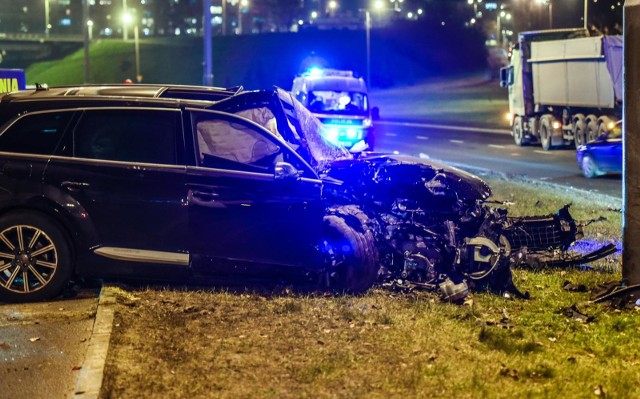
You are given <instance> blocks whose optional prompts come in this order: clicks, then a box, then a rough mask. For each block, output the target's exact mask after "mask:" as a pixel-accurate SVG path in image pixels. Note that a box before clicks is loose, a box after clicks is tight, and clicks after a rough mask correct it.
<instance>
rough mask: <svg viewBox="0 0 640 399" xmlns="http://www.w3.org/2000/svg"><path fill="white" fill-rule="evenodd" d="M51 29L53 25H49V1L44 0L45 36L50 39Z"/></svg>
mask: <svg viewBox="0 0 640 399" xmlns="http://www.w3.org/2000/svg"><path fill="white" fill-rule="evenodd" d="M50 29H51V23H49V0H44V34H45V36H47V37H49V30H50Z"/></svg>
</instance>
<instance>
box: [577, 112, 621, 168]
mask: <svg viewBox="0 0 640 399" xmlns="http://www.w3.org/2000/svg"><path fill="white" fill-rule="evenodd" d="M576 158H577V160H578V166H579V167H580V170H582V174H583V175H584V176H585V177H587V178H593V177H598V176H602V175H604V174H605V173H608V172H613V173H621V172H622V121H618V122H617V123H616V124H615V126H614V127H613V129H611V130H609V131H607V132H606V133H604V134H603V135H602V136H600V137H598V139H597V140H596V141H592V142H590V143H587V144H583V145H581V146H580V147H578V151H577V152H576Z"/></svg>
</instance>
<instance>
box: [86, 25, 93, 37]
mask: <svg viewBox="0 0 640 399" xmlns="http://www.w3.org/2000/svg"><path fill="white" fill-rule="evenodd" d="M87 29H89V41H92V40H93V21H92V20H88V21H87Z"/></svg>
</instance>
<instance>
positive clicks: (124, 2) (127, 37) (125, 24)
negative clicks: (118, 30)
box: [122, 0, 131, 40]
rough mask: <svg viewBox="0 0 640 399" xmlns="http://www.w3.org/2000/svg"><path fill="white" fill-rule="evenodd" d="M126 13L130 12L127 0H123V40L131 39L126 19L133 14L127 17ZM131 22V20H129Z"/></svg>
mask: <svg viewBox="0 0 640 399" xmlns="http://www.w3.org/2000/svg"><path fill="white" fill-rule="evenodd" d="M126 15H129V12H128V11H127V0H122V40H128V39H129V32H127V24H128V23H127V22H126V19H127V18H131V15H129V17H126ZM129 23H131V21H129Z"/></svg>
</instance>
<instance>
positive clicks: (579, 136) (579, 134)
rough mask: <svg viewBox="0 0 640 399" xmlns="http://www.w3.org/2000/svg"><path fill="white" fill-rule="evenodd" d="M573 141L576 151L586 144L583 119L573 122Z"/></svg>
mask: <svg viewBox="0 0 640 399" xmlns="http://www.w3.org/2000/svg"><path fill="white" fill-rule="evenodd" d="M573 140H574V143H575V145H576V149H577V148H578V147H580V146H581V145H583V144H586V142H587V134H586V125H585V123H584V118H578V119H576V120H575V121H574V122H573Z"/></svg>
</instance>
